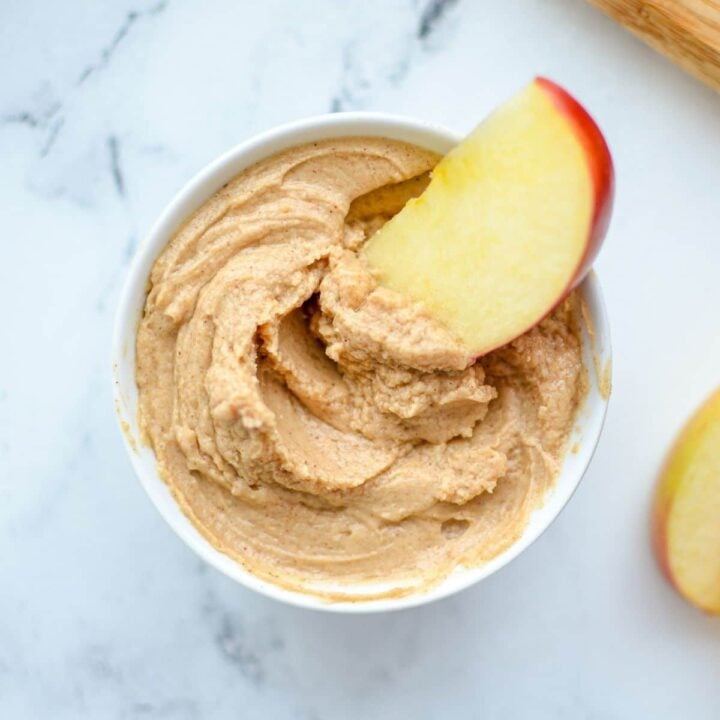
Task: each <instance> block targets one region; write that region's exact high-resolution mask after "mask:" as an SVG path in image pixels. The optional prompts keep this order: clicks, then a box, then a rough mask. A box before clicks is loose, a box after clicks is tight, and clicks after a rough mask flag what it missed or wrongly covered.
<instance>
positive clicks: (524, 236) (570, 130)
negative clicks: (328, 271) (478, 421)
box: [363, 78, 613, 356]
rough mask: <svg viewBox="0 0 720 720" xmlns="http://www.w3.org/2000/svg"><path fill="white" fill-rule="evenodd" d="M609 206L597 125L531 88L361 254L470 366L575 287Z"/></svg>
mask: <svg viewBox="0 0 720 720" xmlns="http://www.w3.org/2000/svg"><path fill="white" fill-rule="evenodd" d="M612 198H613V165H612V159H611V157H610V151H609V150H608V147H607V145H606V143H605V140H604V139H603V136H602V134H601V133H600V130H599V129H598V127H597V125H595V123H594V122H593V120H592V118H591V117H590V116H589V115H588V114H587V112H586V111H585V110H584V109H583V108H582V107H581V106H580V104H579V103H578V102H577V101H576V100H574V99H573V98H572V97H571V96H570V95H569V94H568V93H567V92H565V90H563V89H562V88H560V87H558V86H557V85H556V84H555V83H553V82H551V81H550V80H546V79H544V78H536V79H535V80H534V81H533V82H532V83H530V85H528V86H527V87H526V88H525V89H524V90H522V91H521V92H520V93H519V94H518V95H516V96H515V97H514V98H512V99H511V100H510V101H509V102H507V103H506V104H504V105H503V106H501V107H500V108H498V109H497V110H496V111H495V112H494V113H492V114H491V115H490V116H489V117H488V118H487V119H486V120H485V121H484V122H483V123H482V124H480V125H479V126H478V127H477V128H476V129H475V130H474V131H473V132H472V133H471V134H470V135H469V136H468V137H467V138H465V140H463V141H462V142H461V143H460V144H459V145H458V146H457V147H456V148H454V149H453V150H451V151H450V152H449V153H448V154H447V155H446V156H445V157H444V158H443V159H442V160H441V161H440V162H439V163H438V165H437V166H436V167H435V169H434V170H433V173H432V179H431V181H430V184H429V185H428V187H427V188H426V189H425V191H424V192H423V193H422V194H421V195H420V196H419V197H417V198H415V199H413V200H410V201H409V202H408V203H407V204H406V205H405V207H404V208H403V209H402V210H401V211H400V212H399V213H398V214H397V215H396V216H395V217H394V218H393V219H392V220H390V221H389V222H388V223H386V224H385V225H384V226H383V227H382V228H381V229H380V230H379V231H378V232H377V233H375V235H373V236H372V237H371V238H370V239H369V240H368V242H367V243H366V244H365V247H364V249H363V253H364V255H365V258H366V259H367V261H368V263H369V265H370V267H371V269H372V270H373V272H374V274H375V275H376V277H377V279H378V281H379V283H380V284H381V285H383V286H385V287H388V288H390V289H392V290H396V291H397V292H400V293H403V294H405V295H407V296H409V297H411V298H413V299H414V300H419V301H421V302H423V303H424V305H425V307H426V309H427V310H428V312H429V313H430V314H432V315H433V316H434V317H436V318H437V319H438V320H440V321H441V322H443V323H444V324H445V325H446V326H447V327H448V328H449V329H450V330H451V331H452V332H453V333H454V334H455V335H456V336H457V337H458V338H459V339H460V340H462V341H463V342H464V343H465V344H466V345H467V346H468V349H469V351H470V352H471V354H472V355H474V356H479V355H482V354H485V353H487V352H489V351H491V350H493V349H495V348H497V347H499V346H501V345H504V344H506V343H508V342H510V341H511V340H513V339H514V338H516V337H517V336H519V335H521V334H522V333H523V332H525V331H526V330H527V329H529V328H530V327H532V326H533V325H535V324H536V323H537V322H539V321H540V320H541V319H542V318H543V317H544V316H545V315H547V314H548V313H549V312H550V311H551V310H552V309H553V308H554V307H555V306H556V305H557V304H558V303H559V302H560V301H561V300H562V299H563V298H564V297H565V296H566V295H567V294H568V293H569V292H570V291H571V290H572V289H573V288H574V287H575V286H576V285H577V284H578V283H580V282H581V280H582V279H583V277H584V276H585V274H586V273H587V271H588V270H589V268H590V266H591V264H592V261H593V259H594V258H595V255H596V253H597V251H598V249H599V247H600V244H601V242H602V239H603V237H604V235H605V230H606V228H607V225H608V220H609V217H610V210H611V206H612Z"/></svg>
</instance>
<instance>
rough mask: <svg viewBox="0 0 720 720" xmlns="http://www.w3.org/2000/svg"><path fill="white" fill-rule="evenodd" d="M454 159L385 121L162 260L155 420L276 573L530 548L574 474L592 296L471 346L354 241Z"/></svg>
mask: <svg viewBox="0 0 720 720" xmlns="http://www.w3.org/2000/svg"><path fill="white" fill-rule="evenodd" d="M437 160H438V158H437V157H436V156H435V155H433V154H431V153H429V152H426V151H424V150H420V149H418V148H416V147H413V146H410V145H406V144H403V143H400V142H396V141H389V140H381V139H374V138H346V139H341V140H332V141H325V142H320V143H312V144H307V145H303V146H300V147H297V148H293V149H291V150H288V151H285V152H283V153H280V154H279V155H276V156H274V157H271V158H269V159H267V160H265V161H263V162H261V163H259V164H257V165H255V166H253V167H251V168H250V169H248V170H246V171H244V172H243V173H242V174H240V175H239V176H238V177H237V178H235V179H234V180H233V181H231V182H230V183H229V184H227V185H226V186H225V187H224V188H223V189H222V190H220V191H219V192H218V193H217V194H216V195H215V196H214V197H212V198H211V199H210V200H208V202H206V203H205V204H204V205H203V206H202V207H201V208H200V209H199V210H198V211H197V212H196V213H194V214H193V215H192V216H191V217H190V218H189V219H188V220H187V221H186V222H185V224H184V225H183V226H182V227H181V228H180V229H179V231H178V232H177V233H176V235H175V236H174V238H173V239H172V241H171V242H170V243H169V244H168V245H167V247H166V248H165V250H164V251H163V252H162V254H161V255H160V257H159V258H158V260H157V262H156V263H155V266H154V267H153V270H152V274H151V278H150V285H149V294H148V298H147V303H146V306H145V311H144V316H143V319H142V321H141V323H140V327H139V331H138V338H137V380H138V386H139V390H140V424H141V427H142V429H143V432H144V433H145V436H146V440H147V441H148V442H149V443H150V445H151V446H152V448H153V450H154V452H155V455H156V457H157V462H158V467H159V470H160V473H161V475H162V477H163V478H164V479H165V481H166V482H167V483H168V485H169V486H170V488H171V489H172V491H173V493H174V495H175V497H176V498H177V500H178V502H179V503H180V505H181V506H182V508H183V510H184V512H185V513H186V514H187V515H188V516H189V517H190V518H191V520H192V521H193V523H194V524H195V525H196V526H197V527H198V528H199V530H200V531H201V532H202V533H203V535H205V536H206V537H207V538H208V539H209V540H210V542H212V544H213V545H215V546H216V547H217V548H218V549H220V550H222V551H223V552H225V553H227V554H228V555H230V556H231V557H233V558H234V559H235V560H237V561H238V562H239V563H241V564H242V565H243V566H245V567H246V568H247V569H248V570H250V571H251V572H253V573H254V574H256V575H258V576H259V577H261V578H264V579H266V580H269V581H271V582H274V583H276V584H279V585H282V586H285V587H289V588H293V589H297V590H301V591H304V592H309V593H314V594H318V595H324V596H327V597H333V598H338V599H342V597H343V591H342V587H343V586H349V585H353V586H356V585H357V584H358V583H361V584H366V583H367V584H368V591H367V593H366V596H373V595H377V594H387V595H400V594H406V593H409V592H413V591H417V590H418V589H421V588H425V587H427V586H428V585H431V584H433V583H437V582H439V581H440V580H441V579H443V578H444V577H445V576H446V575H447V574H448V573H450V572H451V571H452V570H453V568H455V567H456V566H457V565H458V564H465V565H475V564H479V563H481V562H483V561H486V560H488V559H490V558H492V557H494V556H495V555H497V554H498V553H500V552H501V551H502V550H504V549H505V548H507V547H508V546H509V545H510V544H512V542H513V541H514V540H516V539H517V538H518V537H519V536H520V535H521V533H522V531H523V529H524V527H525V524H526V522H527V519H528V515H529V513H530V512H531V511H532V510H533V509H534V508H536V507H537V506H538V505H539V504H540V503H541V502H542V497H543V494H544V492H545V490H546V489H547V488H548V487H549V486H550V485H551V484H552V482H553V480H554V478H555V476H556V474H557V471H558V469H559V465H560V463H561V461H562V457H563V455H564V453H565V449H566V445H567V440H568V435H569V432H570V429H571V427H572V424H573V420H574V416H575V412H576V409H577V407H578V404H579V402H580V400H581V399H582V397H583V393H584V389H585V373H584V369H583V365H582V361H581V347H580V340H579V330H578V323H577V320H576V318H577V312H576V311H575V299H574V297H571V298H570V299H569V300H567V301H566V302H565V303H563V305H562V306H561V307H560V308H558V309H557V310H556V311H555V312H554V313H553V315H551V316H550V317H548V318H547V319H546V320H544V321H543V322H542V323H541V324H540V325H539V326H537V327H536V328H534V329H532V330H530V331H529V332H527V333H526V334H525V335H523V336H522V337H520V338H519V339H518V340H516V341H515V342H513V343H511V344H510V345H508V346H506V347H504V348H501V349H499V350H497V351H495V352H493V353H491V354H489V355H487V356H485V357H483V358H481V359H480V360H479V361H477V362H474V363H473V362H472V361H471V358H469V356H468V354H467V351H466V350H465V349H464V348H463V347H462V346H461V345H460V344H459V343H458V342H457V341H456V340H455V339H454V338H453V337H452V336H450V335H449V334H448V332H447V331H446V330H445V329H444V328H443V327H442V326H440V325H438V324H437V323H436V322H434V321H433V320H432V319H431V318H429V317H428V316H427V315H425V314H424V312H423V310H422V307H420V306H418V305H416V304H413V303H411V302H410V301H409V300H406V299H405V298H403V297H401V296H399V295H397V294H395V293H393V292H391V291H388V290H385V289H383V288H379V287H377V286H376V283H375V282H374V280H373V278H372V276H371V275H370V274H369V272H368V271H367V269H366V268H365V267H364V265H363V262H362V261H361V260H360V259H359V257H358V255H357V254H356V251H357V249H358V248H359V246H360V245H361V244H362V243H363V241H364V239H365V238H366V237H367V236H368V235H369V234H371V233H372V232H373V231H374V230H375V229H376V228H378V227H379V226H380V225H381V224H382V222H384V221H385V220H387V219H388V217H390V216H392V214H394V213H395V212H397V211H398V210H399V209H400V207H402V205H403V204H404V202H405V201H406V200H407V199H408V198H409V197H411V196H413V195H416V194H418V193H420V192H421V191H422V189H423V187H424V185H425V184H426V182H427V175H426V174H427V172H428V171H429V170H430V169H431V168H432V167H433V165H434V164H435V163H436V162H437ZM404 181H407V182H404ZM398 183H400V184H399V185H398ZM372 191H375V192H372ZM367 193H370V195H367ZM361 196H365V197H361ZM356 198H360V199H359V200H357V201H356V202H353V201H354V200H355V199H356ZM373 583H382V584H386V585H387V587H386V588H385V589H384V590H382V591H378V590H376V589H373V588H371V584H373ZM331 588H332V589H331ZM338 588H340V589H338ZM355 589H356V588H355V587H353V593H352V597H357V594H356V593H355V592H354V591H355Z"/></svg>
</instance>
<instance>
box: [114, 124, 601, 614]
mask: <svg viewBox="0 0 720 720" xmlns="http://www.w3.org/2000/svg"><path fill="white" fill-rule="evenodd" d="M353 136H356V137H357V136H365V137H368V136H375V137H386V138H390V139H395V140H404V141H405V142H409V143H413V144H417V145H420V146H421V147H425V148H428V149H431V150H435V151H436V152H439V153H445V152H447V151H448V150H449V148H450V147H452V145H454V144H456V143H457V142H459V140H460V139H461V135H459V134H457V133H455V132H452V131H451V130H449V129H447V128H445V127H443V126H441V125H438V124H434V123H430V122H426V121H423V120H416V119H413V118H410V117H405V116H402V115H394V114H389V113H381V112H347V113H332V114H323V115H315V116H311V117H308V118H304V119H301V120H296V121H293V122H290V123H285V124H282V125H279V126H277V127H275V128H272V129H270V130H267V131H265V132H262V133H259V134H257V135H254V136H253V137H251V138H249V139H248V140H246V141H244V142H241V143H239V144H238V145H235V146H234V147H232V148H230V149H229V150H227V151H226V152H224V153H222V154H221V155H220V156H219V157H217V158H216V159H214V160H212V161H211V162H210V163H208V164H207V165H205V166H204V167H203V168H201V169H200V170H199V171H198V172H197V173H195V175H193V177H191V178H190V180H188V181H187V182H186V183H185V184H184V185H183V186H182V187H181V188H180V189H179V190H178V191H177V192H176V193H175V195H174V196H173V198H172V199H171V200H170V202H169V203H168V204H167V205H166V206H165V207H164V209H163V210H162V212H161V213H160V215H159V216H158V218H157V220H156V221H155V222H154V223H153V225H152V226H151V228H150V230H149V232H148V233H147V234H146V235H145V236H144V238H143V240H142V241H141V243H140V244H139V246H138V248H137V250H136V252H135V254H134V256H133V258H132V261H131V263H130V266H129V268H128V269H127V271H126V275H125V280H124V283H123V287H122V291H121V293H120V298H119V301H118V305H117V310H116V313H115V320H114V327H113V339H112V360H111V367H112V387H113V402H114V405H115V410H116V413H115V414H116V417H117V420H118V424H119V427H120V430H121V434H122V437H123V442H124V444H125V447H126V450H127V452H128V455H129V457H130V461H131V464H132V467H133V470H134V472H135V475H136V476H137V478H138V480H139V481H140V484H141V485H142V487H143V489H144V490H145V492H146V494H147V496H148V497H149V498H150V500H151V502H152V503H153V505H154V506H155V508H156V509H157V510H158V512H159V513H160V515H161V516H162V517H163V519H164V520H165V521H166V522H167V523H168V525H169V526H170V527H171V528H172V530H173V531H174V532H175V534H176V535H177V536H178V537H180V538H181V539H182V540H183V542H185V544H186V545H188V546H189V547H190V548H191V549H192V550H194V551H195V553H196V554H197V555H198V556H200V557H201V558H202V559H203V560H204V561H206V562H207V563H209V564H210V565H212V566H213V567H214V568H216V569H217V570H219V571H220V572H222V573H223V574H224V575H226V576H228V577H230V578H231V579H233V580H235V581H236V582H238V583H239V584H241V585H243V586H244V587H246V588H249V589H250V590H254V591H256V592H259V593H260V594H262V595H265V596H267V597H270V598H273V599H275V600H279V601H282V602H285V603H288V604H290V605H294V606H297V607H303V608H310V609H314V610H323V611H331V612H338V613H370V612H386V611H391V610H400V609H406V608H411V607H416V606H418V605H425V604H427V603H430V602H434V601H435V600H440V599H442V598H445V597H448V596H450V595H453V594H455V593H457V592H460V591H461V590H464V589H466V588H467V587H470V586H471V585H475V584H476V583H479V582H480V581H481V580H484V579H486V578H488V577H490V576H491V575H493V574H494V573H496V572H497V571H498V570H500V569H501V568H502V567H504V566H505V565H507V564H508V563H510V562H511V561H512V560H514V559H515V558H516V557H518V556H519V555H520V554H521V553H522V552H523V551H525V550H526V549H527V548H528V547H530V545H532V544H533V543H534V542H535V540H537V539H538V538H539V537H540V536H541V535H542V534H543V533H544V532H545V531H546V530H547V528H548V527H550V525H551V524H552V523H553V522H554V521H555V519H556V518H557V517H558V515H559V514H560V512H561V511H562V510H563V508H564V507H565V506H566V505H567V503H568V502H569V500H570V498H571V497H572V496H573V494H574V493H575V491H576V490H577V488H578V486H579V485H580V482H581V481H582V479H583V477H584V475H585V473H586V471H587V468H588V466H589V464H590V462H591V460H592V457H593V455H594V453H595V449H596V447H597V444H598V442H599V439H600V436H601V434H602V428H603V425H604V422H605V417H606V414H607V407H608V398H607V397H604V396H603V395H602V393H598V394H597V397H593V398H592V402H591V397H590V395H591V391H588V395H587V397H586V401H585V402H586V404H587V405H589V408H586V409H587V410H589V412H590V416H591V420H592V423H591V424H592V431H591V434H590V436H589V437H586V436H585V435H584V433H583V434H582V440H583V445H582V448H581V450H580V451H579V454H580V455H581V459H580V460H579V462H578V467H577V469H576V470H575V474H574V479H573V480H572V482H570V483H568V484H567V487H565V488H564V490H563V492H562V493H561V494H560V495H559V496H558V495H557V493H559V490H558V484H559V483H558V481H559V476H560V474H562V472H563V470H562V469H561V471H560V474H559V476H558V478H556V482H555V485H554V486H553V488H551V489H550V490H549V491H548V494H552V496H553V503H552V504H553V509H552V511H550V512H547V513H546V518H545V519H544V520H543V521H542V522H538V523H535V524H533V523H531V522H530V520H529V521H528V524H527V525H526V526H525V529H524V530H523V533H522V534H521V535H520V537H519V538H518V539H517V540H515V541H514V542H513V543H512V544H511V545H510V546H509V547H508V548H506V549H505V550H504V551H503V552H501V553H500V554H499V555H497V556H496V557H494V558H492V559H491V560H489V561H488V562H486V563H484V564H482V565H480V566H477V567H468V568H465V567H461V568H458V569H456V570H455V571H454V572H453V573H451V574H450V575H449V576H448V577H446V578H444V579H443V580H442V581H440V583H438V584H437V585H433V586H431V587H430V588H428V589H425V590H419V591H417V592H414V593H411V594H409V595H405V596H399V597H382V598H379V599H373V600H362V599H360V600H342V601H328V600H325V599H323V598H321V597H318V596H315V595H311V594H309V593H303V592H300V591H296V590H290V589H287V588H284V587H281V586H279V585H275V584H273V583H270V582H268V581H266V580H263V579H261V578H259V577H257V576H256V575H254V574H253V573H251V572H250V571H249V570H247V569H246V568H245V567H243V566H242V565H241V564H240V563H238V562H237V561H235V560H233V559H232V558H230V557H229V556H227V555H225V554H224V553H222V552H221V551H219V550H217V549H216V548H215V547H213V546H212V545H211V544H210V542H209V541H208V540H206V539H205V537H204V536H203V535H202V534H201V532H200V531H199V530H198V529H197V528H196V527H195V526H194V525H193V524H192V522H191V521H190V520H189V519H188V518H187V517H186V516H185V515H184V514H183V513H182V512H181V511H180V508H179V505H178V503H177V502H176V501H175V499H174V497H172V496H171V494H170V491H169V488H168V486H167V485H166V484H165V482H164V481H163V480H162V478H160V475H159V473H158V472H157V467H156V465H155V464H154V468H155V472H149V471H148V469H147V467H146V464H145V463H144V462H143V461H142V459H141V454H146V453H147V452H149V453H152V450H150V448H149V447H147V446H143V445H142V443H141V437H140V432H139V430H138V427H137V407H136V404H135V405H133V402H132V400H133V399H134V400H135V401H136V399H137V387H136V385H135V384H134V383H135V335H136V332H137V325H138V322H139V320H140V315H141V312H142V307H143V306H144V303H145V297H146V294H147V293H146V288H147V281H148V277H149V273H150V269H151V268H152V265H153V264H154V262H155V259H156V258H157V256H158V255H159V254H160V252H161V251H162V249H163V248H164V247H165V245H166V244H167V242H168V241H169V240H170V238H171V237H172V235H173V234H174V232H175V230H176V229H177V227H178V226H179V225H180V223H181V222H182V221H183V220H184V219H185V218H187V217H188V216H189V215H190V214H191V213H192V212H193V211H194V210H196V209H197V208H198V207H199V206H200V205H201V204H202V203H203V202H205V201H206V200H207V199H208V198H209V197H210V196H211V195H212V194H213V193H214V192H215V191H217V190H218V189H219V188H220V187H222V185H223V184H224V183H226V182H227V181H228V180H230V179H231V178H233V177H235V176H236V175H237V174H238V173H239V172H241V171H242V170H243V169H244V168H246V167H249V166H250V165H252V164H254V163H255V162H258V161H259V160H260V159H262V158H265V157H269V156H271V155H272V154H274V153H277V152H280V151H281V150H283V149H286V148H290V147H293V146H296V145H299V144H302V143H304V142H313V141H320V140H322V139H329V138H339V137H353ZM580 287H581V288H582V292H583V294H584V297H585V300H586V303H587V305H588V309H589V312H590V321H591V323H592V326H593V332H592V335H593V336H594V339H593V340H592V342H593V343H594V342H596V341H597V342H598V345H596V346H594V347H593V350H592V352H593V355H596V353H597V355H598V356H600V357H601V359H602V360H603V362H604V363H608V365H607V367H608V368H609V367H610V365H609V363H610V361H611V357H612V352H611V346H610V331H609V324H608V318H607V311H606V307H605V303H604V300H603V297H602V291H601V288H600V284H599V282H598V280H597V276H596V275H595V273H594V272H590V273H589V274H588V275H587V276H586V278H585V279H584V281H583V282H582V283H581V285H580ZM139 299H141V302H140V303H138V301H139ZM586 359H587V358H586ZM586 364H587V363H586ZM594 365H595V372H596V383H598V382H599V377H598V376H597V373H598V372H599V370H598V367H597V366H598V363H597V362H595V363H594ZM128 366H129V367H130V368H131V370H127V368H128ZM588 371H589V373H591V372H592V371H591V370H590V368H588ZM128 374H129V376H130V379H131V380H132V386H131V387H128V386H129V385H130V382H129V380H126V379H124V376H127V375H128ZM591 385H592V383H591ZM591 390H592V387H591ZM128 393H129V397H128ZM128 404H129V405H131V406H132V409H133V410H134V411H132V412H131V411H129V410H128V408H127V406H128ZM576 423H577V418H576ZM586 426H587V424H586ZM569 453H570V450H569V448H568V450H567V451H566V456H565V458H564V460H563V463H564V462H565V459H566V458H567V455H568V454H569ZM153 458H154V455H153ZM563 467H564V464H563ZM160 486H161V487H160ZM168 496H170V497H171V499H172V503H173V504H174V506H175V508H174V510H173V509H172V508H171V507H170V506H169V505H168V502H167V497H168ZM547 499H548V496H547V495H546V499H545V502H544V504H543V505H542V506H541V508H536V509H535V511H533V513H532V515H531V517H534V516H535V514H536V513H538V511H539V510H540V509H542V510H545V509H546V508H547V506H548V504H549V503H548V502H547Z"/></svg>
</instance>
